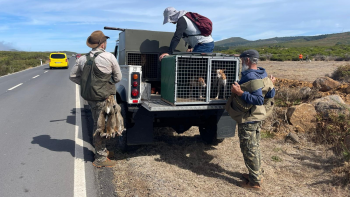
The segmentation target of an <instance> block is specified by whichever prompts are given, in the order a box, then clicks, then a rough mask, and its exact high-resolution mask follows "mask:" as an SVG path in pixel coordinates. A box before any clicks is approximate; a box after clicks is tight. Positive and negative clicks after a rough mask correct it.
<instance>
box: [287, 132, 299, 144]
mask: <svg viewBox="0 0 350 197" xmlns="http://www.w3.org/2000/svg"><path fill="white" fill-rule="evenodd" d="M287 140H291V141H292V142H294V143H300V141H299V137H298V136H297V135H296V134H295V133H292V132H289V134H288V135H287V136H286V139H285V142H286V141H287Z"/></svg>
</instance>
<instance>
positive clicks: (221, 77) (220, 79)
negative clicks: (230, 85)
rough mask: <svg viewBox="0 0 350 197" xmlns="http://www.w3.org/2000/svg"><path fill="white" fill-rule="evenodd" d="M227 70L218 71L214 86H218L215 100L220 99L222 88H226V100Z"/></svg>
mask: <svg viewBox="0 0 350 197" xmlns="http://www.w3.org/2000/svg"><path fill="white" fill-rule="evenodd" d="M224 71H225V69H218V70H216V79H215V82H214V84H216V85H217V88H218V94H217V95H216V97H215V99H219V95H220V89H221V87H222V86H224V97H223V98H224V99H225V98H226V75H225V73H224Z"/></svg>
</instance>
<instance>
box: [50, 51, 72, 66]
mask: <svg viewBox="0 0 350 197" xmlns="http://www.w3.org/2000/svg"><path fill="white" fill-rule="evenodd" d="M68 67H69V61H68V57H67V55H66V54H65V53H51V54H50V69H52V68H68Z"/></svg>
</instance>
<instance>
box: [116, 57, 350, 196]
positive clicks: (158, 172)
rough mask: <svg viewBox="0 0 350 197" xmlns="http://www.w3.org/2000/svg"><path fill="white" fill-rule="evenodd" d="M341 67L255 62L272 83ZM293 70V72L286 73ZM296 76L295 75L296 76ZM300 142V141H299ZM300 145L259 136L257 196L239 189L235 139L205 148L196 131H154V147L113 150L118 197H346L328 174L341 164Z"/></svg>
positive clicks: (320, 149) (327, 151)
mask: <svg viewBox="0 0 350 197" xmlns="http://www.w3.org/2000/svg"><path fill="white" fill-rule="evenodd" d="M342 64H344V62H311V63H306V62H302V63H300V62H260V63H259V66H262V67H265V68H266V69H267V72H268V74H273V75H275V76H276V77H278V78H286V79H294V80H295V79H299V80H305V81H309V82H312V81H313V80H315V79H316V78H317V77H320V76H324V75H325V74H331V73H332V72H333V70H334V69H335V68H336V67H337V66H339V65H342ZM290 68H293V71H290ZM296 71H297V72H296ZM299 137H300V136H299ZM300 140H301V143H300V144H293V143H291V142H285V140H284V138H282V137H279V136H275V137H274V138H271V137H270V136H269V135H264V137H263V139H262V140H261V142H260V150H261V155H262V168H263V169H264V172H265V173H264V179H263V183H262V190H261V191H250V190H246V189H242V188H240V187H239V186H237V185H238V184H239V182H240V181H241V174H242V173H247V172H248V171H247V169H246V167H245V165H244V161H243V157H242V154H241V152H240V148H239V140H238V137H237V133H236V136H235V137H233V138H227V139H225V140H224V141H223V142H222V143H220V144H219V145H216V146H210V145H205V144H204V143H203V142H202V140H201V138H200V136H199V131H198V128H197V127H192V128H191V129H190V130H188V131H186V132H185V133H183V134H177V133H176V132H174V131H173V130H172V129H170V128H155V139H154V144H152V145H147V146H139V147H138V148H137V149H135V150H133V151H129V152H127V153H121V152H118V151H115V153H114V155H113V156H112V158H114V159H115V160H117V162H118V163H117V166H115V167H114V175H115V185H116V188H117V191H116V193H117V194H118V196H135V197H136V196H138V197H143V196H162V197H163V196H178V197H198V196H200V197H207V196H208V197H212V196H223V197H226V196H227V197H229V196H350V191H349V189H350V186H349V185H348V186H340V185H341V184H340V180H339V178H338V177H336V176H335V174H334V173H332V169H334V168H335V167H337V166H339V165H341V164H340V163H338V162H337V161H339V158H340V156H338V155H335V154H334V152H333V151H332V149H331V148H330V147H327V146H321V145H315V144H313V143H311V142H308V140H307V138H306V137H303V136H301V139H300Z"/></svg>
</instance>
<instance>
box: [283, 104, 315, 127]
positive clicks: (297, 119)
mask: <svg viewBox="0 0 350 197" xmlns="http://www.w3.org/2000/svg"><path fill="white" fill-rule="evenodd" d="M316 115H317V112H316V110H315V107H314V106H313V105H311V104H307V103H303V104H301V105H297V106H292V107H290V108H289V109H288V110H287V119H288V121H289V122H290V124H292V125H293V126H299V127H300V128H301V129H302V130H304V131H311V130H315V129H316Z"/></svg>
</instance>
